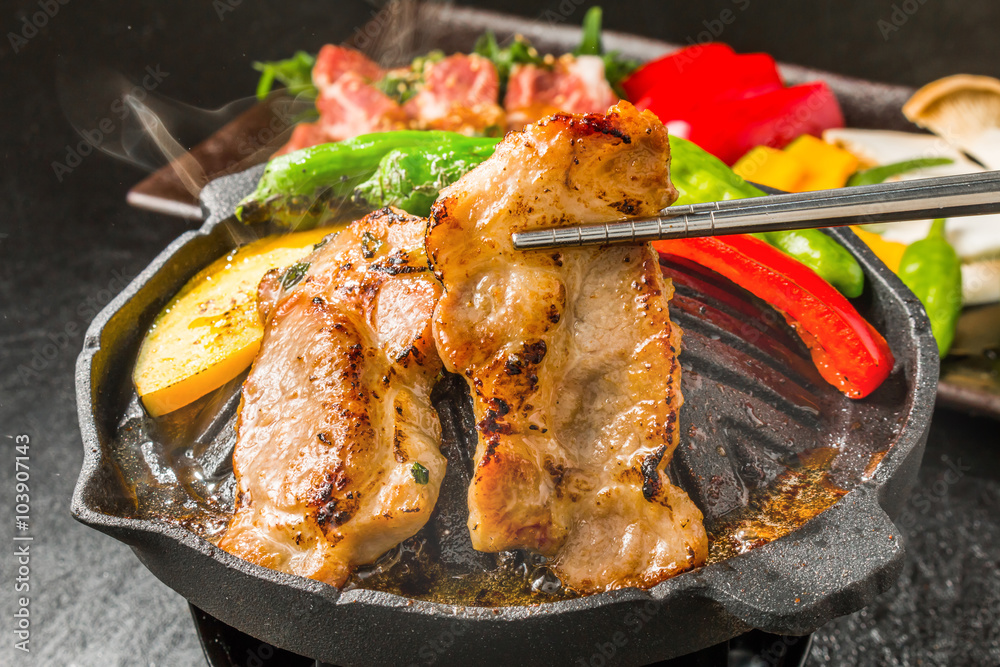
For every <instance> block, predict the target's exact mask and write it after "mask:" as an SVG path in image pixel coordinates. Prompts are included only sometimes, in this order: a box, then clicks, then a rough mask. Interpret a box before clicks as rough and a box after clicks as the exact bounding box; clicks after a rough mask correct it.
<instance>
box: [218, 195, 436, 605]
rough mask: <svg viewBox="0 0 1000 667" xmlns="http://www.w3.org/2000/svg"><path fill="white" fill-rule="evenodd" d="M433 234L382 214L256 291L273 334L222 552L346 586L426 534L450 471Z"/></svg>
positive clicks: (254, 388)
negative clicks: (434, 397) (443, 447)
mask: <svg viewBox="0 0 1000 667" xmlns="http://www.w3.org/2000/svg"><path fill="white" fill-rule="evenodd" d="M426 228H427V221H426V220H425V219H423V218H416V217H412V216H409V215H408V214H405V213H402V212H401V211H397V210H393V209H384V210H382V211H377V212H375V213H372V214H371V215H369V216H367V217H365V218H364V219H362V220H359V221H357V222H355V223H353V224H352V225H351V226H350V227H348V228H347V229H346V230H345V231H343V232H341V233H340V235H339V236H337V237H336V238H334V239H331V240H329V241H328V242H327V243H326V244H325V245H324V246H322V247H321V248H319V249H318V250H317V251H316V252H314V253H313V255H312V256H311V257H310V258H309V259H308V260H307V262H306V263H303V264H299V265H295V266H293V267H291V268H290V269H288V270H287V271H286V272H285V273H284V274H278V273H277V272H275V273H273V274H269V275H268V276H267V277H266V278H265V279H264V281H263V282H262V283H261V287H260V297H261V298H260V303H261V304H262V309H263V310H264V311H266V314H265V317H266V326H265V332H264V338H263V341H262V344H261V350H260V353H259V355H258V357H257V359H256V361H255V362H254V365H253V368H252V369H251V371H250V375H249V377H248V378H247V380H246V383H245V384H244V386H243V401H242V404H241V406H240V414H239V422H238V427H237V434H238V437H237V443H236V450H235V453H234V456H233V469H234V472H235V474H236V480H237V485H238V486H237V502H236V512H235V515H234V516H233V519H232V521H231V523H230V525H229V527H228V530H227V532H226V534H225V536H224V537H223V539H222V541H221V542H220V545H219V546H221V547H222V548H223V549H225V550H226V551H229V552H230V553H233V554H235V555H237V556H239V557H241V558H244V559H246V560H248V561H251V562H254V563H257V564H259V565H263V566H265V567H269V568H272V569H275V570H280V571H282V572H288V573H291V574H297V575H301V576H304V577H310V578H313V579H318V580H320V581H324V582H327V583H329V584H332V585H335V586H340V585H341V584H343V583H344V581H345V580H346V579H347V577H348V576H349V574H350V572H351V571H352V568H353V567H354V566H357V565H359V564H363V563H370V562H372V561H373V560H375V559H376V558H377V557H378V556H379V555H381V554H382V553H384V552H385V551H386V550H388V549H390V548H391V547H393V546H395V545H396V544H398V543H399V542H400V541H402V540H404V539H406V538H407V537H410V536H411V535H413V534H414V533H416V532H417V531H418V530H420V528H421V527H422V526H423V525H424V524H425V523H426V522H427V519H428V518H429V517H430V514H431V511H432V510H433V508H434V504H435V502H436V501H437V496H438V489H439V488H440V485H441V480H442V479H443V478H444V472H445V458H444V457H443V456H442V454H441V452H440V451H439V448H440V439H441V436H440V428H441V427H440V424H439V422H438V418H437V414H436V413H435V411H434V408H433V407H432V406H431V401H430V393H431V389H432V387H433V385H434V382H435V379H436V378H437V376H438V375H439V373H440V371H441V362H440V360H439V358H438V356H437V353H436V351H435V349H434V343H433V339H432V337H431V327H430V317H431V313H432V312H433V308H434V304H435V302H436V301H437V299H438V297H439V295H440V291H441V288H440V285H439V283H438V281H437V280H436V279H435V278H434V276H433V275H432V274H431V272H430V270H429V267H428V263H427V257H426V254H425V251H424V234H425V232H426Z"/></svg>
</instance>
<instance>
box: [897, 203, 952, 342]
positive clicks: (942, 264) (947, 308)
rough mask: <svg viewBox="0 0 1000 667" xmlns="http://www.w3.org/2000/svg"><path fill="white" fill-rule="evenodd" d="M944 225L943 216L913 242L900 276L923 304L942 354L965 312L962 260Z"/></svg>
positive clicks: (900, 268) (903, 258)
mask: <svg viewBox="0 0 1000 667" xmlns="http://www.w3.org/2000/svg"><path fill="white" fill-rule="evenodd" d="M944 225H945V222H944V220H941V219H939V220H935V221H934V223H933V224H932V225H931V230H930V233H928V234H927V238H925V239H923V240H921V241H916V242H914V243H912V244H910V246H909V247H908V248H907V249H906V252H904V253H903V257H902V260H901V261H900V264H899V271H898V274H899V279H900V280H902V281H903V283H904V284H905V285H906V286H907V287H909V288H910V291H912V292H913V293H914V294H915V295H916V296H917V298H918V299H920V302H921V303H922V304H924V309H925V310H926V311H927V317H928V319H930V321H931V331H933V332H934V339H935V340H936V341H937V344H938V351H939V352H940V353H941V356H942V357H943V356H944V355H945V354H947V352H948V349H949V348H950V347H951V342H952V340H954V338H955V327H956V326H957V325H958V316H959V315H960V314H961V312H962V264H961V261H960V260H959V259H958V254H957V253H956V252H955V249H954V248H952V247H951V244H950V243H948V241H947V239H945V237H944Z"/></svg>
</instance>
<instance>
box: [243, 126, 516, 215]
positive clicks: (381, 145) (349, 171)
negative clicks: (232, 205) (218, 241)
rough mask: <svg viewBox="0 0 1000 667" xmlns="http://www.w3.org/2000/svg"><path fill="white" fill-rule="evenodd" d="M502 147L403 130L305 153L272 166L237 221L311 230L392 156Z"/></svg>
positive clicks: (490, 141) (447, 134)
mask: <svg viewBox="0 0 1000 667" xmlns="http://www.w3.org/2000/svg"><path fill="white" fill-rule="evenodd" d="M497 141H498V139H494V138H491V137H467V136H465V135H463V134H458V133H456V132H443V131H425V130H398V131H395V132H377V133H373V134H364V135H361V136H358V137H355V138H353V139H348V140H346V141H339V142H337V143H331V144H321V145H319V146H313V147H311V148H305V149H303V150H300V151H295V152H294V153H288V154H286V155H281V156H279V157H276V158H274V159H273V160H271V161H270V162H269V163H268V164H267V167H266V168H265V169H264V174H263V176H261V179H260V183H258V185H257V189H256V190H255V191H254V192H253V193H252V194H250V195H249V196H248V197H247V198H246V199H244V200H243V201H241V202H240V203H239V205H238V206H237V207H236V217H237V218H238V219H239V220H240V221H242V222H244V223H248V224H249V223H255V222H263V221H266V220H271V221H273V222H274V223H275V224H276V225H278V226H281V227H287V228H289V229H309V228H311V227H315V226H316V225H317V224H319V223H320V222H321V221H323V220H325V219H327V218H329V217H331V216H334V215H336V214H337V212H338V211H339V210H340V209H341V208H342V207H345V206H348V205H349V204H350V202H351V199H352V198H353V195H354V190H355V188H356V187H358V186H359V185H360V184H361V183H363V182H365V181H366V180H368V179H369V178H371V177H372V175H373V174H375V172H376V171H377V170H378V168H379V164H380V163H381V161H382V159H383V158H385V157H386V155H388V154H389V153H390V152H392V151H395V150H399V151H406V152H412V151H413V150H415V149H417V148H425V149H430V148H437V149H441V150H444V149H446V148H450V149H452V150H454V151H456V152H462V151H464V152H466V153H469V154H473V153H474V152H475V151H477V150H482V149H483V148H484V147H489V148H490V149H492V148H493V147H494V146H495V145H496V143H497Z"/></svg>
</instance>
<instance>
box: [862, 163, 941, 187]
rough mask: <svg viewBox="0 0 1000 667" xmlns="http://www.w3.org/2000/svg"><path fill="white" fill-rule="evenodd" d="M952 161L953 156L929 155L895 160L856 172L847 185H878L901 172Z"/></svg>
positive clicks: (938, 165) (904, 172)
mask: <svg viewBox="0 0 1000 667" xmlns="http://www.w3.org/2000/svg"><path fill="white" fill-rule="evenodd" d="M951 163H952V160H951V158H946V157H927V158H916V159H913V160H904V161H903V162H895V163H893V164H884V165H879V166H878V167H872V168H870V169H864V170H862V171H858V172H855V173H854V175H853V176H851V177H850V178H849V179H847V185H849V186H855V185H876V184H878V183H884V182H885V181H887V180H889V179H890V178H892V177H893V176H900V175H901V174H906V173H909V172H911V171H919V170H920V169H929V168H931V167H940V166H942V165H946V164H951Z"/></svg>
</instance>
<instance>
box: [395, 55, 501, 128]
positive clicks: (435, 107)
mask: <svg viewBox="0 0 1000 667" xmlns="http://www.w3.org/2000/svg"><path fill="white" fill-rule="evenodd" d="M499 95H500V79H499V78H498V77H497V70H496V67H494V66H493V63H492V62H490V61H489V60H487V59H486V58H483V57H482V56H479V55H476V54H470V55H466V54H464V53H456V54H454V55H451V56H448V57H447V58H444V59H442V60H439V61H435V62H428V63H427V64H426V65H424V69H423V81H422V82H421V84H420V88H419V90H418V91H417V93H416V94H415V95H414V96H413V97H412V98H410V100H409V101H408V102H407V103H406V104H405V105H404V107H405V109H406V112H407V113H408V114H409V115H410V117H411V118H413V119H414V121H415V124H416V126H417V127H418V128H420V129H430V130H450V131H452V132H462V133H465V134H473V133H476V132H483V131H485V130H487V129H489V128H497V129H502V128H503V127H504V123H505V120H504V113H503V109H501V108H500V106H499V105H498V104H497V98H498V97H499Z"/></svg>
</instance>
